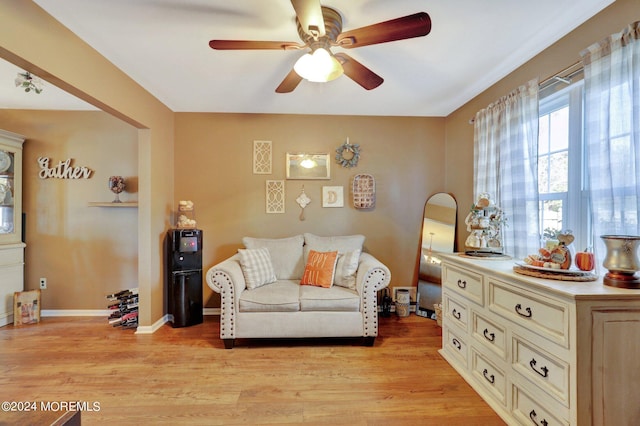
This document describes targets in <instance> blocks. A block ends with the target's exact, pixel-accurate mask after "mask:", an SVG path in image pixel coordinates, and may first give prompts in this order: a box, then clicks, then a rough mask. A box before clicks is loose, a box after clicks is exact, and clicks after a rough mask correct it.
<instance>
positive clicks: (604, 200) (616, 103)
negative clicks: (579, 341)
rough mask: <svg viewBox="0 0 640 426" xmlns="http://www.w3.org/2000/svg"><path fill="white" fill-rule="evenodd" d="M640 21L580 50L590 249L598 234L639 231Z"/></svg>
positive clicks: (600, 249)
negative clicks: (590, 220) (582, 67)
mask: <svg viewBox="0 0 640 426" xmlns="http://www.w3.org/2000/svg"><path fill="white" fill-rule="evenodd" d="M639 36H640V22H635V23H633V24H631V25H629V26H628V27H626V28H625V29H624V30H623V31H622V32H620V33H618V34H614V35H612V36H610V37H608V38H607V39H605V40H603V41H601V42H599V43H596V44H593V45H592V46H590V47H588V48H587V49H585V50H584V51H583V52H581V55H582V61H583V63H584V76H585V78H584V84H585V146H586V154H587V155H586V158H587V167H588V173H587V176H588V178H587V179H588V180H587V187H588V191H589V200H590V208H591V215H592V232H593V237H594V238H593V239H594V243H595V251H596V254H597V257H598V259H599V260H600V262H598V263H601V261H602V260H603V259H604V257H605V255H606V250H605V247H604V244H603V243H602V240H601V238H600V236H601V235H605V234H618V235H640V225H639V224H638V211H639V210H640V42H639V40H638V39H639V38H640V37H639Z"/></svg>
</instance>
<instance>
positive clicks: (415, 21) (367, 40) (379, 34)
mask: <svg viewBox="0 0 640 426" xmlns="http://www.w3.org/2000/svg"><path fill="white" fill-rule="evenodd" d="M430 32H431V18H430V17H429V15H428V14H427V13H426V12H419V13H415V14H413V15H408V16H404V17H402V18H396V19H392V20H390V21H385V22H380V23H378V24H373V25H369V26H366V27H361V28H357V29H355V30H351V31H345V32H343V33H341V34H340V35H339V36H338V38H337V40H336V42H337V44H338V45H339V46H340V47H344V48H347V49H350V48H354V47H362V46H368V45H371V44H379V43H387V42H389V41H395V40H404V39H407V38H413V37H421V36H425V35H427V34H429V33H430Z"/></svg>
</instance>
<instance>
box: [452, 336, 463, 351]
mask: <svg viewBox="0 0 640 426" xmlns="http://www.w3.org/2000/svg"><path fill="white" fill-rule="evenodd" d="M451 343H453V346H455V347H456V349H457V350H461V349H462V344H460V341H459V340H458V339H455V338H454V339H453V340H452V341H451Z"/></svg>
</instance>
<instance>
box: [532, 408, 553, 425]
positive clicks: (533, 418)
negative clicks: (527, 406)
mask: <svg viewBox="0 0 640 426" xmlns="http://www.w3.org/2000/svg"><path fill="white" fill-rule="evenodd" d="M537 416H538V415H537V414H536V410H531V412H530V413H529V418H530V419H531V421H532V422H533V423H535V424H538V421H537V420H536V417H537ZM540 424H541V425H542V426H549V422H547V421H546V420H545V419H542V420H541V421H540Z"/></svg>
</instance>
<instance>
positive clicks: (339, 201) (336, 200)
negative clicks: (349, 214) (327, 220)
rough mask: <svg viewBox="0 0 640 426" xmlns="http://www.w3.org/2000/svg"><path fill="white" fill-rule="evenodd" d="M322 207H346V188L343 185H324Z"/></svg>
mask: <svg viewBox="0 0 640 426" xmlns="http://www.w3.org/2000/svg"><path fill="white" fill-rule="evenodd" d="M322 207H344V189H343V187H342V186H323V187H322Z"/></svg>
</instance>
